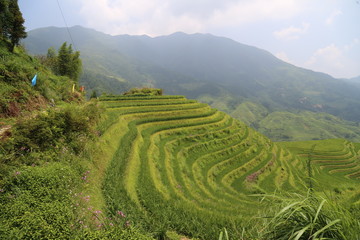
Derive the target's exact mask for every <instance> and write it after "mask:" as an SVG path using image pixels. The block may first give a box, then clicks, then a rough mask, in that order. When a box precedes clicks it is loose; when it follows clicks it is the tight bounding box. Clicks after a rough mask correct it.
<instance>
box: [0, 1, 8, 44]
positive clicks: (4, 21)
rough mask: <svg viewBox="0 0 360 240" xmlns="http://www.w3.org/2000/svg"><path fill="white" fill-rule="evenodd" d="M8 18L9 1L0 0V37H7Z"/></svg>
mask: <svg viewBox="0 0 360 240" xmlns="http://www.w3.org/2000/svg"><path fill="white" fill-rule="evenodd" d="M9 18H10V12H9V2H8V0H0V39H2V38H8V35H9V34H8V32H9V30H8V28H9Z"/></svg>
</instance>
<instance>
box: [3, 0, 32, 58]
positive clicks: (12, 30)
mask: <svg viewBox="0 0 360 240" xmlns="http://www.w3.org/2000/svg"><path fill="white" fill-rule="evenodd" d="M24 22H25V20H24V18H23V17H22V13H21V11H20V9H19V5H18V1H17V0H11V1H9V0H0V30H1V36H2V38H5V39H8V40H10V42H11V46H10V50H11V51H14V48H15V46H16V45H19V42H20V39H22V38H26V36H27V34H26V32H25V27H24Z"/></svg>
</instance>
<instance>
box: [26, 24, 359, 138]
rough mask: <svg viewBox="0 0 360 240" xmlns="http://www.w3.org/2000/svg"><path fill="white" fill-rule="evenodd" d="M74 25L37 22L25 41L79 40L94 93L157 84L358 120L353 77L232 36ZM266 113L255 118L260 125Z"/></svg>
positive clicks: (37, 44) (38, 46)
mask: <svg viewBox="0 0 360 240" xmlns="http://www.w3.org/2000/svg"><path fill="white" fill-rule="evenodd" d="M69 31H70V33H71V36H72V38H71V39H70V37H69V34H68V32H67V29H66V28H55V27H50V28H42V29H36V30H33V31H30V32H29V33H28V38H27V39H25V40H24V44H25V46H26V48H27V49H28V50H29V51H30V52H31V53H33V54H45V53H46V51H47V49H48V48H49V47H51V46H53V47H58V46H60V45H61V43H63V42H64V41H68V42H73V43H74V46H75V48H76V50H80V51H81V56H82V59H83V64H84V74H83V77H82V80H81V83H82V84H84V85H85V86H86V88H87V89H88V92H90V91H91V90H97V91H98V92H100V93H101V92H109V93H121V92H123V91H125V90H127V89H129V88H130V87H134V86H155V87H160V88H163V89H164V90H165V92H166V93H168V94H181V95H186V96H187V97H189V98H196V99H201V100H204V102H207V103H209V104H211V105H212V106H213V107H217V108H218V109H219V110H223V111H225V112H227V113H230V114H233V113H234V114H239V112H238V110H239V106H240V105H241V104H242V103H244V102H251V103H253V104H255V105H259V106H261V107H263V108H265V109H266V111H267V112H268V113H272V112H279V111H280V112H282V111H286V112H292V113H297V112H299V111H311V112H315V113H317V112H325V113H328V114H331V115H335V116H337V117H340V118H343V119H345V120H347V121H358V119H360V95H359V94H358V91H359V89H358V88H357V87H355V88H354V85H353V84H351V83H349V82H347V81H345V80H341V79H335V78H333V77H331V76H329V75H327V74H324V73H319V72H314V71H310V70H307V69H303V68H298V67H296V66H293V65H291V64H288V63H286V62H283V61H281V60H279V59H278V58H276V57H275V56H273V55H272V54H270V53H269V52H267V51H265V50H262V49H258V48H256V47H252V46H248V45H244V44H241V43H238V42H236V41H233V40H231V39H228V38H224V37H217V36H213V35H211V34H185V33H180V32H178V33H174V34H171V35H169V36H161V37H154V38H151V37H148V36H130V35H119V36H111V35H107V34H103V33H101V32H97V31H95V30H92V29H87V28H83V27H80V26H76V27H72V28H70V29H69ZM240 115H241V112H240ZM244 120H245V121H250V120H249V119H244ZM261 120H262V119H259V118H256V119H253V120H252V121H250V122H251V123H252V124H253V126H257V124H259V122H260V121H261ZM284 124H287V123H286V122H285V123H284ZM334 124H335V123H334ZM334 127H335V128H336V124H335V125H334ZM336 136H337V137H344V136H343V135H341V134H338V135H336ZM270 137H272V136H271V135H270ZM317 137H318V136H313V138H317ZM292 139H293V140H294V139H296V136H294V138H292ZM298 140H299V139H298Z"/></svg>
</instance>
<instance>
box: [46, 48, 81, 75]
mask: <svg viewBox="0 0 360 240" xmlns="http://www.w3.org/2000/svg"><path fill="white" fill-rule="evenodd" d="M48 55H49V52H48ZM52 56H53V53H50V57H52ZM56 73H57V74H59V75H60V76H68V77H69V78H71V79H73V80H75V81H77V80H78V79H79V77H80V73H81V60H80V52H79V51H76V52H75V53H74V52H73V49H72V45H71V44H70V45H69V46H67V43H66V42H64V43H63V44H62V45H61V47H60V49H59V52H58V56H57V62H56Z"/></svg>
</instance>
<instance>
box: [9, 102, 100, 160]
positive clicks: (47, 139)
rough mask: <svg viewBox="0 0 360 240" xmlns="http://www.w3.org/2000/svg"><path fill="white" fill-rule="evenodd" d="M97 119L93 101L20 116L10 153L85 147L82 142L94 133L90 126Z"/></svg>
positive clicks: (80, 148) (14, 128) (14, 131)
mask: <svg viewBox="0 0 360 240" xmlns="http://www.w3.org/2000/svg"><path fill="white" fill-rule="evenodd" d="M99 118H100V110H99V108H98V107H97V106H96V103H95V102H92V103H88V104H86V105H84V106H82V107H79V106H76V105H68V106H66V107H65V108H64V109H50V110H49V111H46V112H43V113H39V114H38V115H37V116H36V117H34V118H31V119H21V120H20V121H18V122H17V123H16V124H15V125H14V126H13V131H12V137H11V139H10V141H11V142H12V143H13V145H12V146H7V148H8V151H9V152H21V153H22V154H25V153H28V152H33V151H45V150H47V149H55V150H60V149H62V146H64V145H66V146H70V147H71V148H72V150H73V151H75V152H80V151H82V150H83V149H84V145H85V141H86V139H87V138H89V137H90V136H91V135H93V132H92V129H93V125H94V124H95V123H96V122H97V121H98V119H99Z"/></svg>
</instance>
